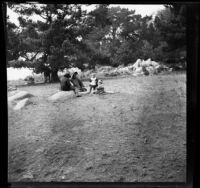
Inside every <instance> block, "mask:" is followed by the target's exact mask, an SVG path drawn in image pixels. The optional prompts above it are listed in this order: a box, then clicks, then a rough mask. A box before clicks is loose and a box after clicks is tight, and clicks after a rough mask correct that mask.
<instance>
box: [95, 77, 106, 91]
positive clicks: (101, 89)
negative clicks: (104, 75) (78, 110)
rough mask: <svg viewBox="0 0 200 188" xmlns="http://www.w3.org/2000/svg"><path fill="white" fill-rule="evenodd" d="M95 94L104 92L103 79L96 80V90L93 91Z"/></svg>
mask: <svg viewBox="0 0 200 188" xmlns="http://www.w3.org/2000/svg"><path fill="white" fill-rule="evenodd" d="M95 93H96V94H104V93H105V91H104V87H103V80H99V81H98V86H97V91H96V92H95Z"/></svg>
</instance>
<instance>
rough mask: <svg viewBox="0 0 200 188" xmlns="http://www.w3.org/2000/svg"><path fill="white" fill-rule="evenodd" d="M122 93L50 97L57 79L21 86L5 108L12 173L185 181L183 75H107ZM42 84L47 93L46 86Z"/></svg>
mask: <svg viewBox="0 0 200 188" xmlns="http://www.w3.org/2000/svg"><path fill="white" fill-rule="evenodd" d="M105 87H106V89H108V90H113V91H116V92H119V93H116V94H109V95H104V96H98V95H88V96H84V97H80V98H75V99H74V100H73V99H72V100H65V101H62V100H61V101H59V102H49V101H48V100H47V97H48V96H49V95H52V94H53V93H55V92H56V91H57V89H58V88H57V85H53V84H49V85H46V86H45V89H44V86H34V87H26V88H23V90H27V91H29V92H31V93H33V94H35V95H37V97H34V98H33V99H32V101H33V104H32V105H29V106H27V108H26V109H24V110H22V111H18V112H13V111H12V110H11V109H10V112H9V179H10V180H14V181H19V180H24V181H27V179H25V178H23V176H24V175H27V173H28V171H29V172H30V173H31V174H32V178H30V181H93V182H94V181H109V182H110V181H127V182H134V181H139V182H140V181H143V182H144V181H154V182H155V181H158V182H160V181H184V180H185V178H186V174H185V173H186V148H185V147H186V135H185V134H186V124H185V123H186V122H185V121H186V120H185V119H186V109H185V108H186V103H185V100H186V98H185V95H186V93H185V75H169V76H167V75H165V76H153V77H139V78H124V79H116V80H106V81H105ZM43 91H44V92H43Z"/></svg>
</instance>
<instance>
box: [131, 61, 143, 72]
mask: <svg viewBox="0 0 200 188" xmlns="http://www.w3.org/2000/svg"><path fill="white" fill-rule="evenodd" d="M141 63H142V60H141V59H138V60H137V61H136V62H135V63H134V64H133V66H132V68H133V69H134V70H135V69H137V68H138V67H140V66H141Z"/></svg>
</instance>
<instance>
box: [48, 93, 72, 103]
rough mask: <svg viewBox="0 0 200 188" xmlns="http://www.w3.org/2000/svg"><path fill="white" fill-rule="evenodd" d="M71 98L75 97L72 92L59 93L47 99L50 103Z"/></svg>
mask: <svg viewBox="0 0 200 188" xmlns="http://www.w3.org/2000/svg"><path fill="white" fill-rule="evenodd" d="M73 96H75V94H74V92H73V91H59V92H57V93H55V94H54V95H52V96H50V97H49V98H48V99H49V100H51V101H56V100H59V99H63V98H71V97H73Z"/></svg>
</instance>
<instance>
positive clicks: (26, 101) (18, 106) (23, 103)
mask: <svg viewBox="0 0 200 188" xmlns="http://www.w3.org/2000/svg"><path fill="white" fill-rule="evenodd" d="M30 103H31V102H30V100H29V99H28V98H25V99H22V100H20V101H19V102H18V103H17V104H16V106H15V107H14V108H13V109H14V110H20V109H22V108H23V107H25V106H27V105H28V104H30Z"/></svg>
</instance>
